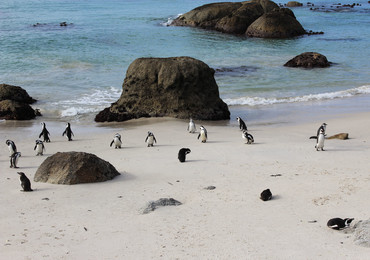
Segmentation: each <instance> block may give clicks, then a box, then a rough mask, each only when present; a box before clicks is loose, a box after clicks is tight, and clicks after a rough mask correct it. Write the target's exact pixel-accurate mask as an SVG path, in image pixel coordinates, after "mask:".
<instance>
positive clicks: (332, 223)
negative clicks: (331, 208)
mask: <svg viewBox="0 0 370 260" xmlns="http://www.w3.org/2000/svg"><path fill="white" fill-rule="evenodd" d="M352 220H354V219H353V218H345V219H341V218H332V219H329V221H328V223H327V224H326V225H327V226H328V227H329V228H331V229H335V230H339V229H343V228H345V227H349V225H350V224H351V222H352Z"/></svg>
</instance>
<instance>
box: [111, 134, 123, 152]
mask: <svg viewBox="0 0 370 260" xmlns="http://www.w3.org/2000/svg"><path fill="white" fill-rule="evenodd" d="M113 144H114V149H117V148H119V149H121V146H122V141H121V135H120V134H118V133H117V134H115V135H114V137H113V140H112V142H111V143H110V147H112V145H113Z"/></svg>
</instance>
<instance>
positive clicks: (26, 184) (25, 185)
mask: <svg viewBox="0 0 370 260" xmlns="http://www.w3.org/2000/svg"><path fill="white" fill-rule="evenodd" d="M18 174H19V175H20V177H19V181H20V183H21V186H22V188H23V191H33V190H32V189H31V182H30V180H29V179H28V178H27V176H26V175H25V174H24V172H18Z"/></svg>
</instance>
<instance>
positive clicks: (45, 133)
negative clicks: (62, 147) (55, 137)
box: [39, 122, 50, 143]
mask: <svg viewBox="0 0 370 260" xmlns="http://www.w3.org/2000/svg"><path fill="white" fill-rule="evenodd" d="M41 125H42V130H41V133H40V135H39V138H41V136H42V137H43V138H44V142H47V143H50V138H49V135H50V133H49V131H48V130H47V129H46V124H45V123H44V122H42V123H41Z"/></svg>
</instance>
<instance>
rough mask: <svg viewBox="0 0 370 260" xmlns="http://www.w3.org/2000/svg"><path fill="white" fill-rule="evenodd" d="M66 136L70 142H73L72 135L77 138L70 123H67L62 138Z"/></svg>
mask: <svg viewBox="0 0 370 260" xmlns="http://www.w3.org/2000/svg"><path fill="white" fill-rule="evenodd" d="M64 135H66V137H67V138H68V141H72V135H73V136H75V135H74V134H73V132H72V130H71V124H70V123H67V125H66V129H65V130H64V132H63V134H62V136H64Z"/></svg>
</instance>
